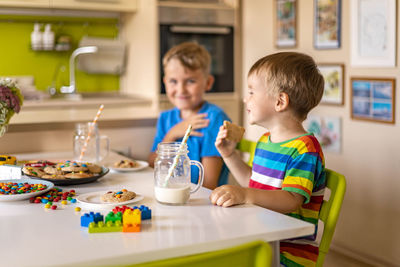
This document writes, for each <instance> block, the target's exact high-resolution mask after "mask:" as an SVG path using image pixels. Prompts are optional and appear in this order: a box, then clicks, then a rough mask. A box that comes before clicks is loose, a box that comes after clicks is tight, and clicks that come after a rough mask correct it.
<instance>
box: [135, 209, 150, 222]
mask: <svg viewBox="0 0 400 267" xmlns="http://www.w3.org/2000/svg"><path fill="white" fill-rule="evenodd" d="M132 209H139V210H140V211H141V215H142V216H141V219H142V220H149V219H151V209H150V208H149V207H147V206H145V205H140V207H138V206H134V207H133V208H132Z"/></svg>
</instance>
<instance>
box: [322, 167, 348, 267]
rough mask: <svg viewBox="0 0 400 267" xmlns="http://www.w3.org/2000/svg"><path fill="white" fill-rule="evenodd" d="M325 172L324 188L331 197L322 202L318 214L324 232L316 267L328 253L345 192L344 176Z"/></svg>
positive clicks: (328, 171)
mask: <svg viewBox="0 0 400 267" xmlns="http://www.w3.org/2000/svg"><path fill="white" fill-rule="evenodd" d="M325 171H326V187H327V188H329V189H330V190H331V195H330V197H329V200H328V201H326V200H324V202H323V203H322V206H321V211H320V213H319V219H320V220H321V221H323V222H324V231H323V234H322V239H321V243H320V244H319V256H318V259H317V266H322V265H323V263H324V260H325V255H326V253H328V251H329V247H330V245H331V241H332V237H333V234H334V232H335V228H336V223H337V220H338V218H339V213H340V209H341V207H342V203H343V198H344V194H345V192H346V179H345V178H344V176H343V175H341V174H340V173H337V172H334V171H332V170H330V169H325Z"/></svg>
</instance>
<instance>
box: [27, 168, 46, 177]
mask: <svg viewBox="0 0 400 267" xmlns="http://www.w3.org/2000/svg"><path fill="white" fill-rule="evenodd" d="M22 171H23V173H25V174H26V175H30V176H35V177H42V176H43V175H45V172H44V171H42V169H40V168H38V167H31V166H24V167H23V168H22Z"/></svg>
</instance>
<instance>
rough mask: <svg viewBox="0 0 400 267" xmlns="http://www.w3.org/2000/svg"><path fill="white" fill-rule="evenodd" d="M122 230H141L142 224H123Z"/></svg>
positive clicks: (125, 231) (129, 231) (131, 231)
mask: <svg viewBox="0 0 400 267" xmlns="http://www.w3.org/2000/svg"><path fill="white" fill-rule="evenodd" d="M122 232H124V233H134V232H140V224H123V225H122Z"/></svg>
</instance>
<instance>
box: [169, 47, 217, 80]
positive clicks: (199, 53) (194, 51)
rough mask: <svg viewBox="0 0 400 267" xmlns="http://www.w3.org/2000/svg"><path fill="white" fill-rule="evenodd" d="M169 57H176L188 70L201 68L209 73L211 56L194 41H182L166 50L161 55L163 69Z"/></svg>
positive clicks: (205, 72)
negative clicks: (162, 55)
mask: <svg viewBox="0 0 400 267" xmlns="http://www.w3.org/2000/svg"><path fill="white" fill-rule="evenodd" d="M171 59H178V60H179V61H180V62H181V64H182V65H183V66H184V67H185V68H188V69H190V70H198V69H201V70H202V71H203V72H204V74H206V75H208V74H210V64H211V56H210V54H209V53H208V51H207V50H206V49H205V48H204V46H202V45H199V44H197V43H195V42H184V43H181V44H179V45H176V46H174V47H172V48H171V49H170V50H168V52H167V53H165V55H164V57H163V67H164V70H165V68H166V66H167V64H168V62H169V61H170V60H171Z"/></svg>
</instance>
